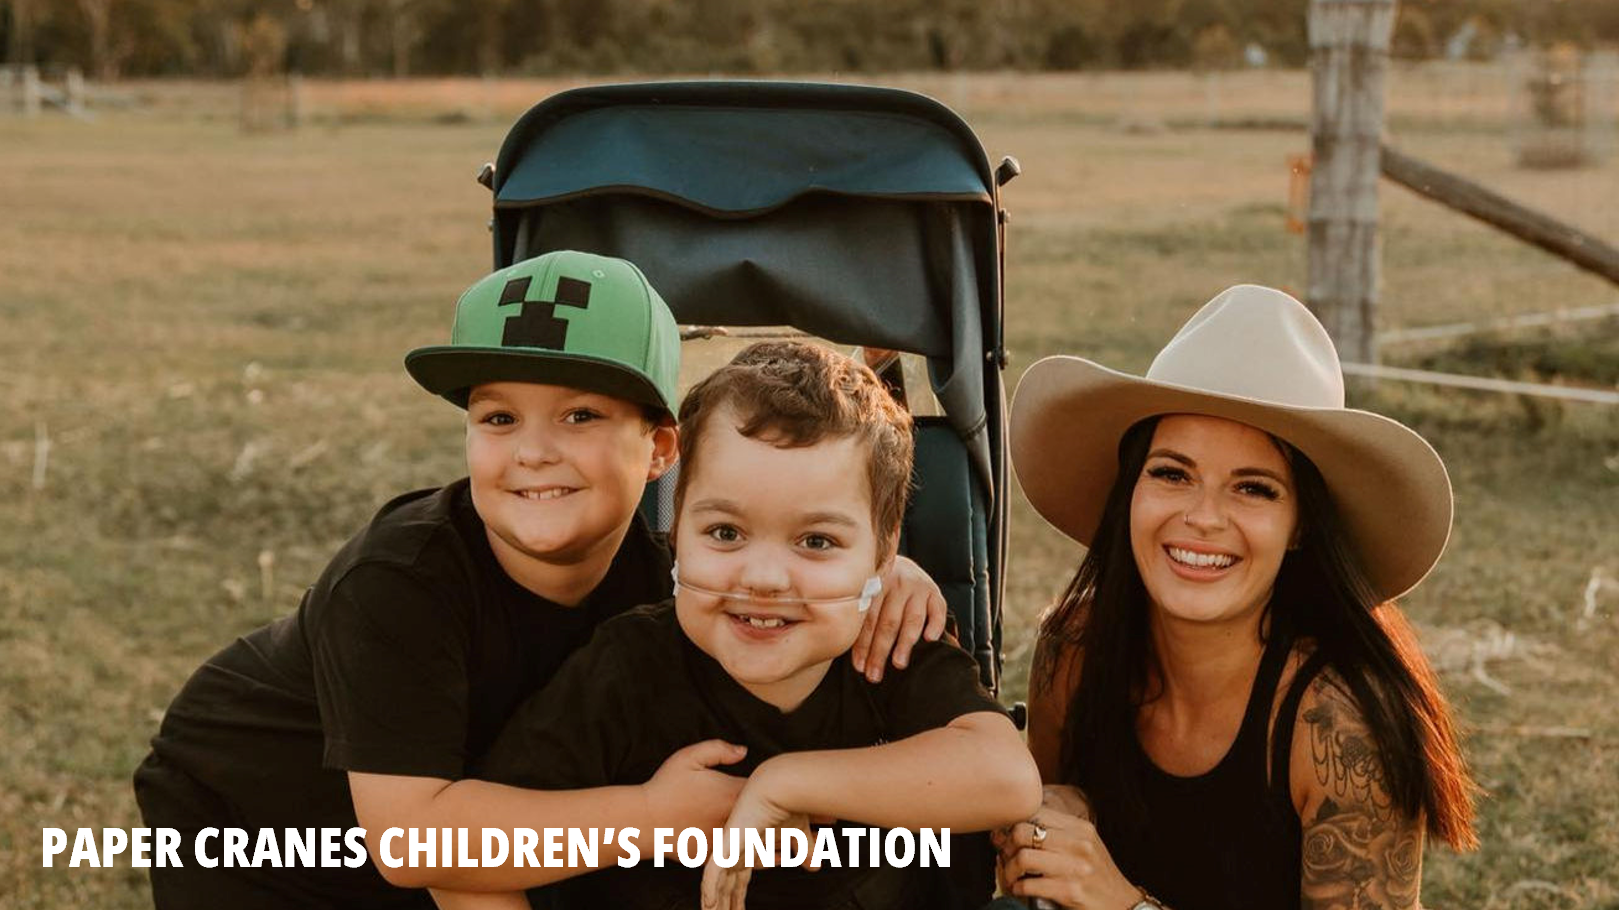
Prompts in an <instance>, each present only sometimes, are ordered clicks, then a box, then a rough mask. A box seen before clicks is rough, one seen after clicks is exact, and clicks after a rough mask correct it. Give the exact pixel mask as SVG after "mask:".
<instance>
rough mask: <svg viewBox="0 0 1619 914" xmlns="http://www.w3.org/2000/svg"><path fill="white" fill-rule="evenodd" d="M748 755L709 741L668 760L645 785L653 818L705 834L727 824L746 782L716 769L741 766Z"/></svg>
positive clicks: (741, 748)
mask: <svg viewBox="0 0 1619 914" xmlns="http://www.w3.org/2000/svg"><path fill="white" fill-rule="evenodd" d="M747 753H748V747H746V746H737V745H733V744H731V743H728V742H726V741H724V740H720V739H710V740H704V741H703V742H700V743H693V744H692V745H690V746H687V747H686V748H684V749H681V750H680V751H678V752H676V753H675V754H674V755H671V756H669V758H667V759H665V760H664V763H663V764H662V765H660V766H658V770H657V771H656V772H654V773H653V775H652V779H651V780H649V781H647V782H646V784H645V785H643V789H644V790H645V791H646V794H647V804H648V805H649V806H650V807H651V809H652V813H653V815H654V816H655V817H656V818H657V820H658V821H660V822H668V823H670V824H677V825H679V826H681V827H683V828H684V827H687V826H695V827H697V828H701V829H702V830H704V831H708V830H710V829H712V828H714V827H716V826H719V825H723V824H725V820H726V819H727V818H728V817H729V816H730V815H731V808H732V807H733V806H735V805H736V800H737V796H738V795H739V794H740V793H741V792H742V787H743V785H745V784H746V783H747V779H745V778H739V777H733V776H731V775H729V774H721V773H720V772H718V771H715V770H713V769H714V767H715V766H716V765H730V764H733V763H735V762H740V761H742V757H743V756H744V755H747Z"/></svg>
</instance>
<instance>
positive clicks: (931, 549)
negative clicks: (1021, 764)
mask: <svg viewBox="0 0 1619 914" xmlns="http://www.w3.org/2000/svg"><path fill="white" fill-rule="evenodd" d="M911 478H912V480H913V482H914V485H915V490H914V492H913V494H912V497H911V503H910V506H909V508H908V509H907V511H906V513H905V522H904V525H903V526H902V527H901V528H900V541H899V549H900V552H901V553H903V554H904V555H907V556H909V557H910V558H911V560H912V561H914V562H916V563H917V564H918V565H921V566H922V568H923V569H924V570H925V571H927V573H928V574H929V575H931V576H932V577H933V580H934V582H936V583H937V584H938V585H939V589H940V590H942V591H943V592H944V599H945V602H946V603H948V604H949V606H950V615H951V616H952V617H953V618H954V619H955V621H956V637H957V638H958V639H959V640H960V641H961V647H962V649H963V650H965V651H967V652H968V653H970V654H972V655H973V657H974V658H975V659H977V660H978V669H979V671H980V673H981V674H982V675H983V678H984V685H985V687H993V686H994V685H995V683H994V682H992V681H991V679H990V675H989V671H990V670H993V669H994V664H993V663H992V662H990V661H991V659H992V657H993V650H994V648H993V644H994V641H993V639H992V638H991V636H990V613H989V512H988V510H987V509H986V508H985V506H984V497H983V494H982V491H983V490H982V489H980V488H979V487H978V486H977V485H974V484H973V473H972V468H971V466H969V464H968V461H967V449H966V447H965V446H964V445H963V444H962V441H961V439H960V438H958V437H956V434H955V433H954V432H953V431H952V430H951V429H950V428H949V427H948V426H947V425H945V424H943V423H942V422H941V420H939V419H936V418H921V419H918V420H917V423H916V465H915V469H914V470H913V472H912V476H911Z"/></svg>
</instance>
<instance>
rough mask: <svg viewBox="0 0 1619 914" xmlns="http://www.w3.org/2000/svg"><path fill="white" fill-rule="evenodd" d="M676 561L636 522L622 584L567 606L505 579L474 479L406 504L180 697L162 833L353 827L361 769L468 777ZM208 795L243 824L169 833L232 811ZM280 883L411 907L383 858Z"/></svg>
mask: <svg viewBox="0 0 1619 914" xmlns="http://www.w3.org/2000/svg"><path fill="white" fill-rule="evenodd" d="M669 561H670V560H669V555H668V550H667V548H666V547H665V545H664V543H663V542H662V540H661V538H659V537H657V536H655V535H654V534H651V533H649V532H648V531H647V529H646V527H645V526H644V525H643V524H642V523H641V521H640V519H639V518H637V519H636V520H635V521H634V523H633V525H632V527H631V529H630V531H629V533H628V534H627V535H626V537H625V539H624V542H623V544H622V545H621V546H620V547H619V551H618V554H617V555H616V556H615V558H614V560H613V564H612V566H611V569H610V570H609V571H608V574H607V577H606V579H605V580H603V582H602V583H601V584H600V585H599V586H598V587H597V588H596V589H595V590H594V591H593V592H592V593H591V594H590V595H589V597H587V598H586V599H585V601H584V602H583V603H582V604H580V605H579V606H577V607H573V608H566V607H562V606H558V605H556V604H554V603H551V602H549V601H547V600H544V599H542V598H540V597H539V596H536V595H535V594H533V593H531V592H530V591H527V590H525V589H523V588H522V587H521V586H519V585H518V584H517V583H516V582H514V581H513V580H512V579H511V578H510V577H509V576H508V575H507V574H506V573H505V571H504V570H502V569H501V567H500V565H499V563H498V562H497V561H496V559H495V556H494V553H493V551H492V550H491V549H490V546H489V541H488V538H487V533H486V531H485V528H484V525H483V522H482V520H481V519H480V518H479V517H478V515H477V512H476V511H475V510H474V509H473V505H472V499H471V494H470V492H469V488H468V483H467V481H466V480H464V479H463V480H461V481H459V482H455V483H452V484H450V485H448V486H446V487H444V488H442V489H437V490H428V491H422V492H413V493H410V494H407V495H403V496H400V497H399V498H396V499H394V500H393V501H391V502H389V503H388V504H387V505H385V506H384V507H383V508H382V510H381V511H379V512H378V513H377V515H376V517H375V518H373V519H372V521H371V522H370V523H369V524H368V525H367V526H366V527H365V529H363V530H362V531H360V533H359V534H358V535H356V536H355V537H354V538H353V539H352V540H350V541H349V542H348V543H347V544H346V545H345V546H344V547H343V548H342V549H341V550H340V551H339V552H338V553H337V555H336V557H334V558H333V559H332V561H331V563H330V564H329V565H328V566H327V568H326V570H325V572H324V573H323V574H322V575H321V577H320V580H318V581H317V582H316V583H315V586H313V587H311V588H310V589H309V591H308V592H307V593H306V594H305V595H304V599H303V602H302V604H301V605H300V606H299V608H298V611H297V612H296V613H294V614H293V615H290V616H287V617H286V618H283V619H280V620H278V621H276V622H273V623H271V624H269V625H267V626H265V627H264V628H261V629H259V630H257V631H255V632H253V633H251V634H249V635H246V636H245V637H242V638H240V639H238V640H237V641H236V642H235V643H233V644H232V645H230V646H229V647H227V648H225V649H224V650H223V651H221V652H220V653H218V654H216V655H215V656H214V657H213V658H211V659H210V660H208V661H207V662H206V663H204V664H203V665H202V667H201V668H199V669H198V670H197V671H196V673H194V674H193V675H192V677H191V679H190V680H189V681H188V682H187V683H186V684H185V686H184V688H182V689H181V691H180V694H179V695H178V696H177V697H176V698H175V700H174V702H173V704H172V705H170V707H169V710H168V713H167V715H165V717H164V719H163V724H162V727H161V729H160V731H159V733H158V735H157V736H156V738H154V739H153V740H152V747H153V748H152V758H151V759H149V760H148V764H147V765H145V766H143V768H142V771H141V772H140V773H139V774H138V775H137V779H136V781H137V794H138V795H139V798H140V800H141V806H142V809H143V811H145V812H146V813H147V817H148V824H149V825H154V826H161V825H172V826H175V827H181V828H187V827H190V828H199V827H204V826H209V825H212V826H216V827H221V826H226V825H229V826H235V827H245V828H262V827H276V828H280V827H304V828H307V827H324V826H341V827H349V826H353V825H355V824H356V823H355V816H354V807H353V801H352V799H351V797H350V795H349V790H348V781H347V775H346V772H348V771H360V772H368V773H376V774H398V775H415V776H424V777H437V778H447V779H452V780H453V779H459V778H462V777H464V776H465V775H466V770H467V765H468V763H469V762H470V761H471V760H473V759H476V758H477V757H479V756H480V755H482V754H483V753H484V752H485V751H486V750H487V749H488V748H489V746H490V744H491V743H492V742H493V741H494V739H495V737H496V735H497V734H498V733H499V732H500V728H501V726H502V725H503V724H504V723H505V721H506V719H507V718H508V717H509V716H510V715H511V713H512V711H513V709H515V708H516V707H517V706H518V703H519V702H521V701H522V700H523V699H524V698H525V697H526V696H528V695H529V694H530V693H532V692H534V691H535V690H537V689H539V688H540V687H541V686H543V685H545V683H546V682H547V681H548V680H549V679H550V678H551V676H552V674H553V673H555V672H556V670H557V669H558V668H559V667H560V666H561V665H562V662H563V661H564V660H565V659H566V658H567V657H568V655H569V654H571V653H573V652H574V651H575V650H576V649H578V648H579V647H580V646H581V645H583V644H584V643H585V642H586V641H588V640H589V639H590V635H591V632H592V631H593V630H594V629H595V627H596V624H597V623H598V622H600V621H601V620H603V619H605V618H608V617H609V616H612V615H614V614H616V613H618V612H621V611H623V610H626V609H629V608H630V607H634V606H638V605H641V604H644V603H647V602H649V601H652V600H656V599H658V598H660V597H661V596H663V595H666V594H667V593H668V588H669V586H670V585H669ZM198 791H207V792H209V793H211V794H212V797H210V798H208V799H211V800H223V806H224V807H226V808H227V809H228V810H229V814H230V816H231V818H232V819H233V821H229V822H217V821H154V819H160V818H165V817H167V818H171V819H183V818H185V816H183V815H182V814H181V813H180V812H178V811H179V810H185V809H192V810H194V809H201V808H218V807H219V806H220V805H221V804H219V803H214V804H213V806H212V807H210V806H208V805H207V804H205V803H198V802H192V801H193V800H194V799H196V794H197V793H198ZM169 810H173V811H175V812H173V813H172V814H167V815H166V811H169ZM154 811H155V812H154ZM275 872H276V873H278V874H282V875H284V876H285V878H287V879H289V880H294V881H295V882H299V883H301V884H303V885H304V886H305V887H306V888H308V889H309V890H310V891H309V892H307V893H306V894H312V895H314V896H316V897H321V898H326V899H329V900H330V902H331V903H332V904H334V905H359V906H365V907H382V906H393V905H397V904H401V903H407V900H406V899H404V898H402V897H401V894H400V893H401V890H399V889H395V888H393V887H391V886H388V885H387V884H386V883H385V882H384V881H383V880H382V878H381V876H380V875H379V874H378V873H377V872H376V870H375V868H374V867H373V866H371V865H370V864H367V865H366V866H364V867H360V868H357V869H352V870H351V869H347V868H335V869H308V870H297V871H293V870H277V871H275ZM410 895H411V900H413V901H415V902H421V901H425V900H426V894H425V893H421V892H413V893H410ZM219 904H220V905H221V906H228V905H229V899H220V900H219Z"/></svg>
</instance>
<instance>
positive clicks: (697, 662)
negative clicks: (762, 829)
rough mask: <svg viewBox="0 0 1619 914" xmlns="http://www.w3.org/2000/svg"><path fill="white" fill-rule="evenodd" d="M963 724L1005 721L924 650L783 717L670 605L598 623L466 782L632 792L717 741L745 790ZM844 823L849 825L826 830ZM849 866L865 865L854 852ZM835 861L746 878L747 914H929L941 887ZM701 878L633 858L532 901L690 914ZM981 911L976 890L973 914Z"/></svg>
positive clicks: (932, 873) (848, 672) (952, 667)
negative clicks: (842, 753) (728, 748)
mask: <svg viewBox="0 0 1619 914" xmlns="http://www.w3.org/2000/svg"><path fill="white" fill-rule="evenodd" d="M976 711H994V712H997V713H1005V712H1004V709H1003V708H1002V707H1001V706H1000V704H999V703H998V702H996V701H995V699H993V698H991V697H990V696H989V694H988V693H987V692H985V691H984V689H983V686H982V685H980V684H979V679H978V667H977V665H976V663H975V662H974V661H973V659H972V657H971V656H969V655H968V654H967V653H966V652H964V651H962V650H961V649H960V648H958V647H956V646H955V645H953V644H950V643H947V642H945V641H939V642H926V641H923V642H919V643H918V644H917V645H916V647H915V648H914V649H913V651H912V656H911V662H910V664H909V666H908V667H907V668H906V669H903V670H898V669H893V668H890V669H889V670H888V671H887V672H886V673H885V674H884V677H883V680H882V682H880V683H878V684H875V685H873V684H871V683H869V682H867V681H866V679H865V677H863V676H862V675H861V674H860V673H859V672H857V671H856V670H855V669H854V667H853V665H852V664H850V662H849V658H848V655H847V654H844V655H841V656H839V657H838V658H837V659H836V660H834V661H833V662H832V665H831V667H830V668H829V669H828V670H827V673H826V676H825V677H824V678H823V679H822V680H821V683H820V685H819V686H817V687H816V689H815V691H814V692H813V693H811V694H810V696H809V697H808V698H807V699H805V701H804V703H803V704H802V705H800V706H799V707H798V708H796V709H794V710H793V711H792V712H790V713H785V714H784V713H782V712H781V711H780V710H779V709H777V708H776V707H775V706H773V705H771V704H769V703H767V702H765V701H763V700H761V699H759V698H756V697H755V696H754V695H753V694H751V693H750V692H748V691H747V690H746V689H744V688H743V687H742V686H741V685H739V684H737V682H736V681H735V680H733V679H732V678H731V677H730V675H729V674H727V673H726V672H725V669H724V667H722V666H721V665H720V664H719V662H718V661H716V660H715V659H714V658H712V657H710V656H708V655H707V654H705V653H703V652H702V651H701V650H699V649H698V648H697V646H696V645H695V644H693V643H692V642H691V640H690V639H689V638H687V637H686V634H685V632H684V631H683V630H682V629H681V628H680V624H679V622H678V620H677V619H676V616H675V609H674V600H672V599H665V600H664V601H663V602H662V603H660V604H658V605H656V606H646V607H642V608H640V609H637V610H634V611H633V612H628V613H625V614H623V615H620V616H618V617H616V618H614V619H612V620H610V621H608V622H606V623H603V624H602V626H601V627H600V628H598V629H597V631H596V634H595V636H594V637H593V638H592V640H591V641H590V643H589V644H587V645H586V646H585V647H584V648H582V649H581V650H580V651H579V652H578V653H576V654H575V655H574V656H573V657H571V658H570V659H569V660H568V662H567V663H565V664H564V665H563V667H562V669H561V670H560V671H559V672H558V673H557V675H556V676H555V677H554V678H553V679H552V680H551V683H550V685H549V686H547V687H546V688H545V689H544V690H543V691H542V692H540V693H538V694H536V695H534V696H533V697H531V698H529V699H528V700H527V701H526V702H524V703H523V705H522V706H521V707H520V708H518V710H517V711H516V713H515V714H514V715H513V717H512V718H511V720H510V722H509V723H508V724H507V726H506V729H505V732H503V733H502V734H501V736H500V738H499V740H498V741H497V742H496V743H495V745H494V747H493V748H492V749H491V750H490V752H489V754H488V755H487V756H485V757H484V758H483V759H482V760H481V761H479V762H478V763H476V764H475V766H474V768H473V772H472V773H473V774H474V776H476V777H479V778H482V779H484V780H491V781H498V782H501V783H506V784H513V785H516V786H520V787H530V788H537V789H549V790H558V789H566V788H582V787H597V786H606V785H612V784H640V783H644V782H645V781H646V780H647V779H648V778H649V777H651V776H652V774H653V773H654V772H656V771H657V769H658V767H659V766H660V765H662V764H663V762H664V761H665V760H666V759H667V758H668V757H669V755H670V753H672V752H674V751H675V750H677V749H680V748H683V747H685V746H689V745H691V744H692V743H696V742H701V741H702V740H705V739H714V738H720V739H725V740H728V741H730V742H733V743H737V744H740V745H745V746H747V747H748V754H747V756H746V757H745V758H744V759H743V761H741V762H739V763H737V764H736V765H732V766H726V767H724V768H721V769H720V770H722V771H725V772H726V773H728V774H734V775H737V776H744V777H745V776H747V775H748V774H750V773H752V771H753V770H754V769H755V768H757V767H758V766H759V765H760V764H761V763H763V762H764V761H765V760H767V759H769V758H772V757H773V756H776V755H778V754H780V753H783V752H793V751H805V750H813V749H853V748H863V747H867V746H874V745H877V744H879V743H883V742H892V741H895V740H900V739H904V738H906V737H908V736H913V735H915V734H917V733H921V732H922V731H924V730H931V729H934V728H937V727H942V726H944V725H946V724H948V723H950V721H952V720H954V719H956V718H957V717H960V716H961V715H963V714H970V713H973V712H976ZM845 824H853V823H839V826H838V827H839V828H841V827H842V826H843V825H845ZM840 834H841V833H840ZM839 846H840V851H839V852H840V854H842V855H843V856H844V857H845V858H847V856H848V850H849V848H848V846H847V845H846V844H844V843H842V842H841V840H840V842H839ZM860 853H861V857H862V860H864V858H865V856H866V851H865V843H864V839H862V845H861V852H860ZM603 854H604V859H607V858H608V857H613V856H616V854H617V851H616V849H613V848H604V850H603ZM844 862H845V864H846V865H845V866H844V867H841V868H837V869H833V868H823V869H822V870H821V871H819V872H818V873H809V872H807V871H804V870H801V869H794V868H777V869H759V870H755V871H754V873H753V877H752V879H751V881H750V882H749V886H748V895H747V902H746V903H747V906H748V907H750V908H770V907H789V908H845V907H863V908H872V907H875V908H893V907H921V906H940V905H941V895H940V894H939V892H940V891H942V890H944V889H946V886H945V885H944V883H945V882H946V881H947V876H946V875H945V874H943V873H941V872H940V871H939V870H937V869H918V868H915V867H913V868H911V869H909V870H893V869H890V868H886V867H879V868H875V869H873V868H870V867H864V866H862V867H858V868H855V867H849V866H847V863H848V861H847V859H845V861H844ZM955 862H956V861H955V860H954V856H953V857H952V863H953V864H954V863H955ZM701 874H702V871H701V870H700V869H687V868H685V867H683V866H681V865H680V863H679V861H678V860H677V859H675V858H674V857H673V856H671V857H670V859H669V860H668V861H667V862H666V863H665V866H664V867H662V868H656V867H654V866H653V865H652V862H651V861H650V860H648V859H646V858H645V857H643V859H642V861H641V862H640V863H639V864H638V865H636V866H634V867H628V868H609V869H605V870H601V871H599V872H596V873H591V874H588V875H585V876H580V877H575V878H573V879H569V880H566V881H565V882H562V883H559V884H557V885H555V886H552V887H551V888H550V890H549V891H547V893H546V895H545V896H542V898H543V900H544V901H545V902H546V903H555V904H560V906H562V907H588V908H668V907H685V908H695V907H697V905H698V900H699V899H698V894H699V893H698V890H699V883H700V881H701ZM551 891H554V892H555V895H552V894H550V892H551ZM942 899H943V902H944V903H943V904H942V906H948V907H956V906H960V904H964V903H972V902H969V901H966V900H962V899H959V898H956V899H952V898H951V897H950V896H949V895H948V894H946V895H944V896H942ZM537 900H542V899H537ZM987 900H988V893H987V887H986V892H985V895H984V898H983V899H981V900H979V901H978V902H977V903H982V901H987ZM951 901H954V902H955V903H948V902H951Z"/></svg>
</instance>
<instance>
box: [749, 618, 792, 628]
mask: <svg viewBox="0 0 1619 914" xmlns="http://www.w3.org/2000/svg"><path fill="white" fill-rule="evenodd" d="M742 621H744V622H746V623H748V624H749V625H751V626H753V627H754V628H781V627H782V626H783V625H786V624H787V622H786V620H784V619H760V618H757V617H755V616H743V617H742Z"/></svg>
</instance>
